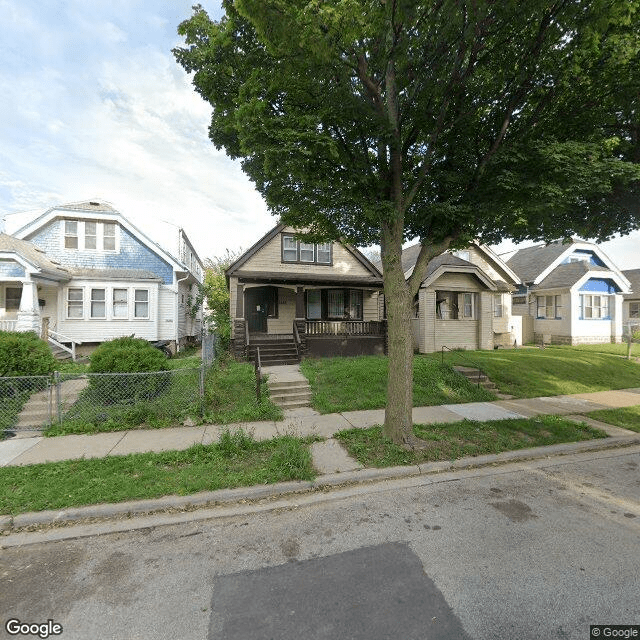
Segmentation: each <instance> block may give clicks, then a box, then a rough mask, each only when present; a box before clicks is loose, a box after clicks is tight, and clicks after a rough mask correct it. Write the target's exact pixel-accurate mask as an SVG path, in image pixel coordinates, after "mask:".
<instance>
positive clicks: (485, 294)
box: [402, 242, 522, 353]
mask: <svg viewBox="0 0 640 640" xmlns="http://www.w3.org/2000/svg"><path fill="white" fill-rule="evenodd" d="M419 253H420V245H414V246H412V247H408V248H407V249H405V250H404V251H403V252H402V268H403V270H404V274H405V278H409V277H410V276H411V274H412V273H413V269H414V267H415V264H416V261H417V259H418V254H419ZM519 284H520V280H519V279H518V277H517V276H516V274H515V273H513V271H512V270H511V269H510V268H509V267H508V266H507V265H506V264H505V263H504V262H503V261H502V260H501V259H500V258H499V257H498V256H497V255H496V254H495V253H493V251H491V249H489V248H488V247H486V246H484V245H482V244H480V243H476V242H474V243H472V244H471V245H469V247H467V248H466V249H464V250H462V251H456V252H455V254H451V253H444V254H442V255H440V256H438V257H437V258H434V259H433V260H432V261H431V262H430V263H429V266H428V268H427V274H426V277H425V279H424V280H423V282H422V284H421V285H420V289H419V291H418V294H417V296H416V298H415V300H414V311H415V320H414V321H413V326H412V330H413V339H414V348H415V349H416V350H417V351H419V352H420V353H431V352H433V351H439V350H441V349H442V348H443V347H447V348H449V349H493V348H497V347H509V346H513V345H514V342H515V343H517V344H522V341H521V339H520V327H519V323H518V320H515V321H514V320H513V319H512V317H511V295H510V293H511V292H512V291H514V290H515V287H516V286H517V285H519ZM514 324H516V325H517V326H514Z"/></svg>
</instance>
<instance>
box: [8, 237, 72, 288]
mask: <svg viewBox="0 0 640 640" xmlns="http://www.w3.org/2000/svg"><path fill="white" fill-rule="evenodd" d="M0 251H7V252H10V253H16V254H18V255H19V256H22V257H23V258H24V259H25V260H26V261H27V262H29V263H30V264H32V265H33V266H34V267H36V268H37V269H38V270H40V271H41V272H42V273H43V274H46V275H49V276H52V277H54V278H55V279H57V280H68V279H69V278H70V277H71V274H70V273H69V271H68V269H65V268H64V267H63V266H62V265H61V264H60V263H59V262H55V261H54V260H51V258H49V257H48V256H46V255H45V253H44V252H43V251H41V250H40V249H38V248H37V247H36V246H34V245H33V244H31V243H30V242H28V241H26V240H19V239H18V238H14V237H13V236H9V235H7V234H6V233H0Z"/></svg>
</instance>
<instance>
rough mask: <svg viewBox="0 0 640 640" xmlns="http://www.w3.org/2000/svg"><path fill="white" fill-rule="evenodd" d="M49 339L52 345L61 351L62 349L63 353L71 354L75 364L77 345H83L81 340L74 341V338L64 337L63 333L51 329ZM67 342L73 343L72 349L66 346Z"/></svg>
mask: <svg viewBox="0 0 640 640" xmlns="http://www.w3.org/2000/svg"><path fill="white" fill-rule="evenodd" d="M47 339H48V341H49V342H50V343H51V344H53V345H55V346H56V347H58V348H59V349H62V350H63V351H66V352H67V353H70V354H71V358H72V360H73V361H74V362H75V360H76V345H78V344H82V342H81V341H80V340H74V339H73V338H69V337H68V336H63V335H62V334H61V333H58V332H57V331H52V330H51V329H49V335H48V338H47ZM65 342H69V343H71V347H67V345H66V344H64V343H65Z"/></svg>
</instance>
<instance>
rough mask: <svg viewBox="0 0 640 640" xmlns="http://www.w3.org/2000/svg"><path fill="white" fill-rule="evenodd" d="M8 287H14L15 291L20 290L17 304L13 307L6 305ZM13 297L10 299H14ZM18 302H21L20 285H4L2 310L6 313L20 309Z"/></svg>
mask: <svg viewBox="0 0 640 640" xmlns="http://www.w3.org/2000/svg"><path fill="white" fill-rule="evenodd" d="M9 289H15V290H16V291H19V292H20V295H19V296H18V306H17V307H15V308H14V307H13V306H12V307H11V308H9V307H7V300H8V296H7V292H8V291H9ZM14 299H15V298H12V300H14ZM20 302H22V287H11V286H9V285H7V286H5V288H4V303H3V306H4V310H5V311H6V312H7V313H13V312H14V311H20Z"/></svg>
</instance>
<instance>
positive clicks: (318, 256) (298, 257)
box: [282, 234, 332, 265]
mask: <svg viewBox="0 0 640 640" xmlns="http://www.w3.org/2000/svg"><path fill="white" fill-rule="evenodd" d="M331 259H332V252H331V243H330V242H324V243H313V242H303V241H302V240H298V239H297V238H296V237H295V236H293V235H284V234H283V235H282V262H304V263H307V264H326V265H330V264H331Z"/></svg>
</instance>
